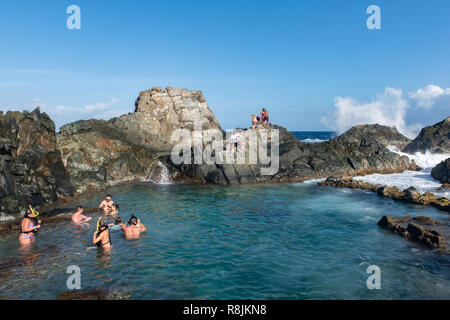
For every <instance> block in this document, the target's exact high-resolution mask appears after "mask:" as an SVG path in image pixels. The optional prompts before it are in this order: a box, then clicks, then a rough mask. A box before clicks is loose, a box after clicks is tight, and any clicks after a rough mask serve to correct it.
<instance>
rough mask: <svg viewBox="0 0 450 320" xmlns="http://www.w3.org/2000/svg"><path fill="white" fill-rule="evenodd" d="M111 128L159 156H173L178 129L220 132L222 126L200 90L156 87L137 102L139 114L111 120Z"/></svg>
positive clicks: (144, 92)
mask: <svg viewBox="0 0 450 320" xmlns="http://www.w3.org/2000/svg"><path fill="white" fill-rule="evenodd" d="M109 123H110V125H111V126H112V127H114V128H116V129H118V130H120V131H121V132H123V133H124V134H125V137H126V138H127V140H128V141H132V142H133V143H135V144H139V145H143V146H146V147H147V148H149V149H151V150H153V151H156V152H161V151H165V152H170V151H171V150H172V147H173V146H174V145H175V144H176V143H177V141H172V133H173V132H174V131H175V130H177V129H187V130H189V131H192V130H194V125H195V123H197V124H201V126H202V130H219V131H220V132H222V129H221V128H220V125H219V122H218V121H217V120H216V118H215V117H214V114H213V112H212V111H211V109H210V108H209V107H208V105H207V103H206V100H205V97H204V96H203V94H202V92H201V91H200V90H194V91H189V90H187V89H175V88H170V87H168V88H166V89H165V90H163V89H161V88H160V87H154V88H151V89H149V90H145V91H142V92H141V93H140V94H139V97H138V98H137V100H136V104H135V112H134V113H129V114H126V115H122V116H120V117H118V118H114V119H111V120H110V121H109Z"/></svg>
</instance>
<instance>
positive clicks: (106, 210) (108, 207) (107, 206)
mask: <svg viewBox="0 0 450 320" xmlns="http://www.w3.org/2000/svg"><path fill="white" fill-rule="evenodd" d="M98 210H99V211H102V212H103V214H104V215H105V216H109V215H114V214H115V213H116V212H117V210H116V207H115V205H114V201H113V200H112V197H111V195H109V194H108V195H106V199H105V200H103V201H102V202H101V203H100V205H99V206H98Z"/></svg>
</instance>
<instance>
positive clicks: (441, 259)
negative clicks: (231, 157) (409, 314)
mask: <svg viewBox="0 0 450 320" xmlns="http://www.w3.org/2000/svg"><path fill="white" fill-rule="evenodd" d="M108 191H109V192H111V193H112V194H113V196H114V199H115V201H116V202H118V203H119V204H120V205H121V206H120V214H121V215H122V216H123V217H124V218H125V219H127V218H128V217H129V216H130V214H135V215H137V216H139V217H140V218H141V220H142V221H143V222H144V223H145V224H146V226H147V228H148V231H147V232H146V234H145V235H144V236H143V237H142V238H141V239H138V240H132V241H129V240H125V239H124V238H123V237H122V235H121V232H119V231H113V232H112V233H111V234H112V242H113V245H114V248H113V249H112V251H111V253H110V254H106V253H103V252H101V251H99V250H97V249H92V250H89V249H87V248H88V247H90V246H92V244H91V239H92V232H93V231H94V224H95V223H92V224H91V226H89V227H86V228H79V227H74V226H72V225H71V224H69V223H67V222H60V223H53V224H48V225H44V226H43V227H42V230H41V232H40V234H39V238H38V242H37V243H36V245H35V246H34V247H33V248H32V249H31V250H30V251H27V252H22V251H20V250H19V244H18V241H17V237H16V235H9V236H6V237H2V238H1V239H0V261H1V262H0V269H1V270H2V272H1V275H0V297H2V298H15V299H18V298H20V299H46V298H48V299H54V298H55V297H56V296H57V295H58V294H59V293H60V292H61V291H64V290H67V288H66V280H67V277H68V276H69V275H68V274H67V273H66V269H67V267H68V266H69V265H78V266H79V267H80V268H81V273H82V276H81V286H82V289H92V288H97V287H108V288H110V289H114V290H117V291H118V292H121V293H123V294H125V295H129V296H130V298H132V299H450V258H449V255H445V254H440V253H438V252H433V251H428V250H426V249H423V248H422V247H420V246H419V245H416V244H415V243H412V242H408V241H406V240H404V239H402V238H401V237H399V236H396V235H392V234H390V233H389V232H387V231H385V230H382V229H380V228H379V227H378V226H377V225H376V223H377V221H378V220H379V219H380V218H381V216H382V215H392V216H403V215H411V216H415V215H428V216H431V217H433V218H436V219H440V220H442V221H444V222H446V223H449V222H450V221H449V215H448V214H446V213H444V212H440V211H437V210H435V209H433V208H423V207H417V206H412V205H406V204H402V203H397V202H394V201H392V200H389V199H384V198H381V197H378V196H377V195H375V194H371V193H366V192H363V191H355V190H345V189H334V188H326V187H320V186H317V185H316V184H312V183H310V184H282V185H264V186H235V187H234V186H228V187H222V186H176V185H168V186H155V185H151V184H146V183H141V184H135V185H122V186H117V187H115V188H113V189H110V190H108ZM103 196H104V194H103V193H102V194H92V195H91V196H90V198H88V199H85V201H84V203H83V204H84V205H91V206H94V205H95V206H96V205H98V203H99V201H100V200H101V198H102V197H103ZM95 216H96V215H94V217H95ZM94 219H95V218H94ZM373 264H375V265H378V266H379V267H380V268H381V290H368V289H367V287H366V279H367V277H368V276H369V275H368V274H367V273H366V269H367V267H368V266H369V265H373Z"/></svg>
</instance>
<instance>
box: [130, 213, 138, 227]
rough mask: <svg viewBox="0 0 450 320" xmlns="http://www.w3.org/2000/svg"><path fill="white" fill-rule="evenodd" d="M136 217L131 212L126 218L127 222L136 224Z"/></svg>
mask: <svg viewBox="0 0 450 320" xmlns="http://www.w3.org/2000/svg"><path fill="white" fill-rule="evenodd" d="M137 223H138V218H136V217H135V216H134V215H133V214H132V215H131V218H130V220H128V224H132V225H137Z"/></svg>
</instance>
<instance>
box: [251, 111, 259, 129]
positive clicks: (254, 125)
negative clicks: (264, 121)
mask: <svg viewBox="0 0 450 320" xmlns="http://www.w3.org/2000/svg"><path fill="white" fill-rule="evenodd" d="M257 126H258V119H257V118H256V116H255V115H254V114H252V129H255V127H257Z"/></svg>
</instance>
